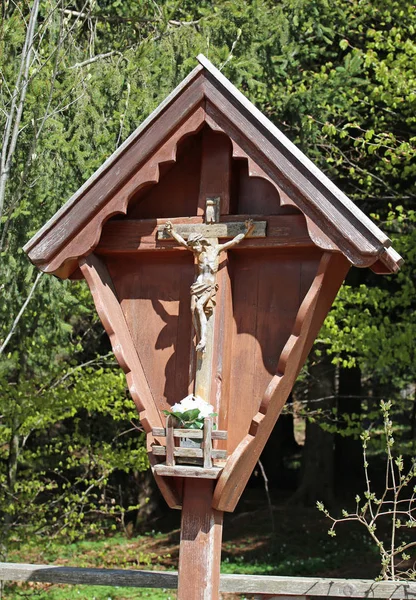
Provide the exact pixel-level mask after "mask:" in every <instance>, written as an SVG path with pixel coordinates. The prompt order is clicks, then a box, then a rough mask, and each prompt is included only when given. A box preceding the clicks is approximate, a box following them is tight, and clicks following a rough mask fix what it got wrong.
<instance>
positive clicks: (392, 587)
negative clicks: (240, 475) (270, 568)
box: [0, 563, 416, 600]
mask: <svg viewBox="0 0 416 600" xmlns="http://www.w3.org/2000/svg"><path fill="white" fill-rule="evenodd" d="M0 580H1V581H34V582H41V583H63V584H69V585H71V584H72V585H74V584H84V585H105V586H108V585H111V586H119V587H131V588H166V589H176V587H177V585H178V574H177V572H175V571H145V570H143V571H142V570H133V569H93V568H86V567H62V566H60V565H36V564H24V563H0ZM220 590H221V591H222V592H227V593H253V594H262V593H264V594H277V595H278V596H283V595H285V594H287V595H288V596H289V597H291V598H293V599H294V598H296V597H298V596H311V597H322V596H326V597H328V596H329V597H334V598H374V599H377V598H380V600H388V599H389V598H391V599H392V600H400V599H403V598H405V599H406V600H410V599H412V598H414V597H415V596H416V582H412V581H372V580H369V579H337V578H323V577H279V576H267V575H221V578H220Z"/></svg>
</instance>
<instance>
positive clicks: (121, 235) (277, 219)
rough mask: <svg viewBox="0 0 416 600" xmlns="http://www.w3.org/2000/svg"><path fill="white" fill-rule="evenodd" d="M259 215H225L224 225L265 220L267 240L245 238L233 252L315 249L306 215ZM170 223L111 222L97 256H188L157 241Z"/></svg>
mask: <svg viewBox="0 0 416 600" xmlns="http://www.w3.org/2000/svg"><path fill="white" fill-rule="evenodd" d="M256 214H257V213H255V214H254V215H253V213H251V214H250V213H248V214H247V213H242V214H239V215H229V216H226V215H222V216H221V222H222V223H224V224H227V223H231V222H234V223H236V222H237V223H244V221H245V220H246V219H247V218H248V217H249V216H250V217H252V218H253V219H254V220H256V219H258V220H262V221H263V220H264V221H265V222H266V223H267V225H266V232H267V236H266V237H265V238H246V239H244V240H243V241H242V242H240V244H239V245H238V246H236V247H235V248H234V249H233V252H234V251H237V252H238V251H239V250H241V249H243V248H274V247H286V248H308V247H310V248H312V247H315V244H314V243H313V242H312V240H311V238H310V237H309V234H308V230H307V228H306V221H305V218H304V216H303V215H276V216H273V215H271V216H266V217H261V216H260V215H258V216H256ZM167 220H168V219H166V218H165V219H153V220H151V219H140V220H139V219H137V220H120V221H118V220H117V221H116V220H115V221H108V222H107V223H106V224H105V225H104V227H103V232H102V236H101V239H100V242H99V244H98V245H97V247H96V249H95V252H96V254H125V253H133V252H149V251H153V250H155V251H156V250H161V251H164V252H165V251H172V252H187V250H186V249H184V248H182V247H181V246H179V245H178V244H176V243H175V242H174V241H173V240H170V239H162V240H158V239H157V232H158V230H159V228H160V227H163V225H164V224H165V223H166V221H167ZM169 220H170V221H172V223H173V225H175V224H178V223H182V224H186V225H187V226H189V227H191V226H193V225H197V224H201V225H202V217H187V218H184V217H178V218H175V217H172V218H170V219H169Z"/></svg>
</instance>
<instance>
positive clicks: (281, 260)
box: [227, 250, 321, 452]
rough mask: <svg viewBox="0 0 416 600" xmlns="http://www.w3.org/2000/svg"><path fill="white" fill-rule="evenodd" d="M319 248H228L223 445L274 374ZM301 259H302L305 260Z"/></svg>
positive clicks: (235, 437) (236, 436) (234, 440)
mask: <svg viewBox="0 0 416 600" xmlns="http://www.w3.org/2000/svg"><path fill="white" fill-rule="evenodd" d="M320 255H321V253H320V251H312V252H311V251H309V252H308V254H304V253H299V252H295V253H292V254H289V253H286V252H282V251H279V250H273V251H269V252H267V253H266V252H263V251H258V252H254V251H251V252H250V251H248V250H246V251H239V252H235V253H232V252H229V260H230V265H231V272H232V277H231V281H232V297H233V310H234V328H233V334H232V343H231V348H232V357H231V381H230V406H229V408H228V411H229V414H228V422H229V423H232V424H233V426H232V427H231V428H229V434H228V444H227V447H228V450H229V451H230V452H232V451H233V450H234V448H235V447H236V446H237V445H238V444H239V442H240V441H241V439H242V437H244V435H245V432H247V431H248V429H249V427H250V423H251V420H252V418H253V416H254V415H255V414H256V413H257V411H258V410H259V406H260V402H261V399H262V397H263V395H264V392H265V390H266V388H267V386H268V384H269V382H270V380H271V378H272V377H273V375H274V374H275V373H276V368H277V363H278V360H279V357H280V353H281V351H282V349H283V347H284V345H285V344H286V342H287V340H288V338H289V336H290V334H291V331H292V328H293V324H294V321H295V318H296V314H297V312H298V309H299V306H300V304H301V302H302V300H303V298H304V296H305V294H306V292H307V291H308V289H309V287H310V285H311V283H312V281H313V278H314V276H315V274H316V271H317V268H318V264H319V259H320ZM305 261H306V262H305Z"/></svg>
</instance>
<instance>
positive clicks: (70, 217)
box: [29, 98, 205, 278]
mask: <svg viewBox="0 0 416 600" xmlns="http://www.w3.org/2000/svg"><path fill="white" fill-rule="evenodd" d="M199 100H201V98H199ZM186 114H187V116H188V119H187V120H186V121H185V122H184V123H183V124H180V122H181V120H183V115H182V119H180V118H179V115H178V116H177V119H176V121H175V120H174V123H173V124H171V123H168V122H166V123H164V124H163V123H159V122H158V123H157V124H156V125H157V128H158V133H157V134H156V132H153V133H152V132H149V138H148V139H147V137H146V139H143V140H141V143H142V144H143V145H144V146H145V147H146V148H142V147H141V146H140V147H138V148H136V147H134V148H133V149H132V150H131V152H133V154H132V156H131V159H129V160H131V161H134V164H133V165H130V163H129V166H128V168H127V167H126V169H127V171H128V173H129V178H126V177H122V176H121V174H120V172H119V168H118V167H117V165H114V166H113V167H112V169H110V170H109V171H108V173H106V175H103V179H100V180H98V181H97V183H96V185H95V186H94V187H92V188H91V190H90V191H88V192H86V194H85V197H84V196H83V197H82V198H80V199H79V200H78V201H77V203H75V204H72V205H71V210H69V211H68V212H67V213H64V214H62V216H61V218H60V219H58V221H57V222H56V223H55V224H54V225H53V227H52V228H51V230H50V232H49V233H48V234H46V233H45V236H44V237H43V238H41V239H39V240H38V241H37V243H36V244H35V245H34V246H33V247H32V246H31V247H30V251H29V258H30V260H31V261H32V262H33V263H34V264H36V266H38V267H39V268H40V269H42V270H43V271H45V272H47V273H54V274H56V275H58V276H60V277H63V278H65V277H68V276H69V275H70V273H71V272H72V271H73V270H74V269H75V267H76V266H77V265H76V261H75V259H76V258H78V257H79V256H82V255H85V254H88V253H89V252H91V251H92V250H93V249H94V248H95V246H96V245H97V244H98V241H99V238H100V235H101V230H102V226H103V223H104V222H105V221H106V220H108V219H109V218H110V217H111V216H113V215H115V214H123V213H126V211H127V207H128V203H129V200H130V198H131V197H132V196H133V195H134V194H137V192H138V191H139V190H140V189H141V188H142V187H145V186H147V185H149V184H156V183H158V181H159V177H160V165H161V164H163V163H170V162H174V161H175V160H176V152H177V147H178V143H179V142H180V141H181V140H182V139H183V138H184V137H186V136H188V135H190V134H191V133H195V132H197V131H198V130H199V129H200V128H201V127H202V125H203V124H204V119H205V113H204V109H203V108H202V107H200V106H198V103H197V104H196V107H195V106H193V112H191V114H188V113H186ZM156 125H155V127H156ZM152 131H153V130H152ZM146 136H147V134H146ZM169 136H170V137H169ZM162 140H164V143H163V145H162V146H160V147H159V148H158V146H159V145H160V143H161V142H162ZM147 146H149V148H147ZM156 148H158V149H157V150H156ZM149 155H150V156H149ZM144 158H146V159H147V160H144ZM124 160H126V159H124ZM133 166H134V167H135V168H133ZM120 168H121V167H120ZM114 169H117V171H116V172H117V175H116V174H115V172H114ZM107 179H108V181H107ZM101 188H103V189H101Z"/></svg>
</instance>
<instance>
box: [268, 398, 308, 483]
mask: <svg viewBox="0 0 416 600" xmlns="http://www.w3.org/2000/svg"><path fill="white" fill-rule="evenodd" d="M291 403H292V400H291V396H290V397H289V399H288V401H287V404H289V405H291ZM297 452H299V446H298V444H297V443H296V440H295V434H294V428H293V413H292V412H290V413H288V414H284V415H281V416H280V417H279V419H278V421H277V423H276V425H275V426H274V429H273V431H272V433H271V435H270V437H269V439H268V440H267V443H266V445H265V447H264V450H263V452H262V454H261V457H260V461H261V463H262V465H263V467H264V470H265V471H266V475H267V479H268V481H269V483H270V485H271V486H278V487H279V489H282V488H286V489H287V488H288V487H289V488H293V481H291V477H290V475H291V474H290V473H289V469H287V468H285V460H284V459H285V458H286V457H292V456H293V455H294V454H296V453H297ZM260 478H261V476H260ZM261 485H263V481H262V483H261Z"/></svg>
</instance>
